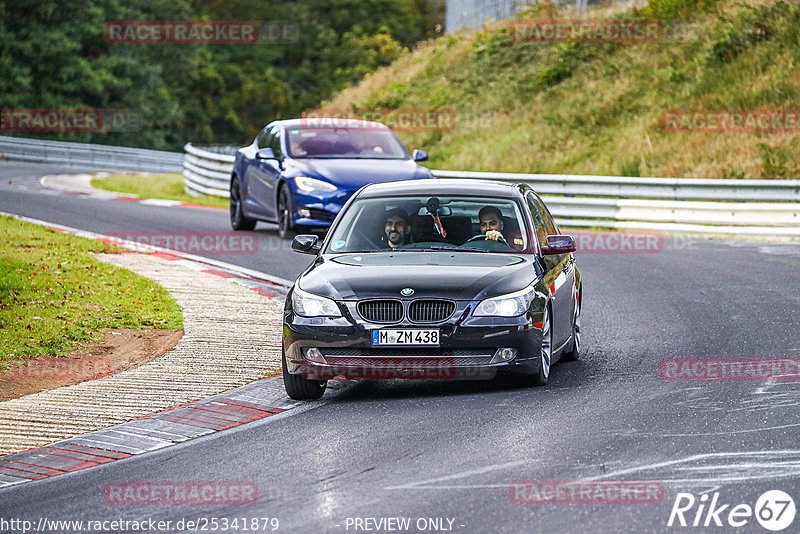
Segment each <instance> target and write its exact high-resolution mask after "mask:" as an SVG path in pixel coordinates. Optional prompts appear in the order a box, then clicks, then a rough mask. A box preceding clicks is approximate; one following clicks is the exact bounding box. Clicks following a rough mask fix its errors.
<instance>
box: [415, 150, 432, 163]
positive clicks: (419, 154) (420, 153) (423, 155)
mask: <svg viewBox="0 0 800 534" xmlns="http://www.w3.org/2000/svg"><path fill="white" fill-rule="evenodd" d="M411 158H412V159H413V160H414V161H425V160H427V159H428V153H427V152H425V151H424V150H416V149H415V150H414V152H412V153H411Z"/></svg>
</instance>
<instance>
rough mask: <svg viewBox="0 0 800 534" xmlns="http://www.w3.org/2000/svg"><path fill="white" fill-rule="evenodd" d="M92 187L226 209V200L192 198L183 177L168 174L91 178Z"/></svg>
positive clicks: (218, 198)
mask: <svg viewBox="0 0 800 534" xmlns="http://www.w3.org/2000/svg"><path fill="white" fill-rule="evenodd" d="M92 186H93V187H96V188H98V189H104V190H106V191H114V192H115V193H129V194H134V195H137V196H139V197H142V198H162V199H166V200H177V201H180V202H192V203H193V204H202V205H203V206H215V207H219V208H227V207H228V199H227V198H222V197H212V196H203V197H193V196H191V195H187V194H186V192H185V191H184V190H183V175H181V174H179V173H169V174H122V175H115V176H108V177H106V178H93V179H92Z"/></svg>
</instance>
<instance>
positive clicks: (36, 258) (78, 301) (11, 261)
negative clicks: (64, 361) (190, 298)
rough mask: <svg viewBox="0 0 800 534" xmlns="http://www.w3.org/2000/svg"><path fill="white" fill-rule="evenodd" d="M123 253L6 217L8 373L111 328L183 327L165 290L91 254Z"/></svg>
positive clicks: (2, 230)
mask: <svg viewBox="0 0 800 534" xmlns="http://www.w3.org/2000/svg"><path fill="white" fill-rule="evenodd" d="M122 251H123V249H120V248H118V247H115V246H113V245H109V244H106V243H103V242H100V241H93V240H90V239H85V238H81V237H76V236H72V235H69V234H64V233H60V232H56V231H54V230H50V229H48V228H43V227H40V226H37V225H34V224H30V223H26V222H22V221H18V220H16V219H14V218H12V217H5V216H4V217H0V346H2V350H1V351H0V371H2V370H4V369H6V368H7V366H9V365H11V366H13V365H14V364H17V363H22V362H23V361H25V360H27V359H30V358H35V357H39V356H53V355H56V356H60V355H63V354H64V353H65V352H67V351H69V350H73V349H76V348H79V347H81V346H83V345H86V344H88V343H90V342H93V341H97V340H98V339H100V338H101V337H102V334H101V332H100V331H101V330H102V329H105V328H134V329H140V328H174V329H181V328H183V315H182V312H181V308H180V306H178V304H177V303H176V302H175V300H174V299H173V298H172V297H171V296H170V295H169V293H168V292H167V291H166V290H165V289H164V288H163V287H161V286H160V285H158V284H156V283H155V282H153V281H152V280H149V279H148V278H145V277H143V276H139V275H138V274H135V273H133V272H131V271H129V270H127V269H121V268H119V267H114V266H112V265H109V264H106V263H103V262H101V261H99V260H97V259H95V258H94V257H93V256H92V255H91V254H90V253H92V252H106V253H115V252H122Z"/></svg>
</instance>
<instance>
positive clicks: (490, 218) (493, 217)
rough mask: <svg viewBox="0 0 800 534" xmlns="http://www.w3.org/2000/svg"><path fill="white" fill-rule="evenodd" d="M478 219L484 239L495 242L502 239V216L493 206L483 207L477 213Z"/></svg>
mask: <svg viewBox="0 0 800 534" xmlns="http://www.w3.org/2000/svg"><path fill="white" fill-rule="evenodd" d="M478 219H479V220H480V221H481V233H482V234H484V235H485V236H486V239H489V240H492V241H497V240H498V239H504V238H503V233H502V230H503V214H502V213H501V212H500V210H499V209H498V208H496V207H494V206H484V207H483V208H481V211H479V212H478Z"/></svg>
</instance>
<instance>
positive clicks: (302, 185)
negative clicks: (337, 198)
mask: <svg viewBox="0 0 800 534" xmlns="http://www.w3.org/2000/svg"><path fill="white" fill-rule="evenodd" d="M294 183H296V184H297V188H298V189H302V190H303V191H336V186H335V185H333V184H331V183H328V182H323V181H322V180H317V179H316V178H309V177H308V176H297V177H296V178H295V179H294Z"/></svg>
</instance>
